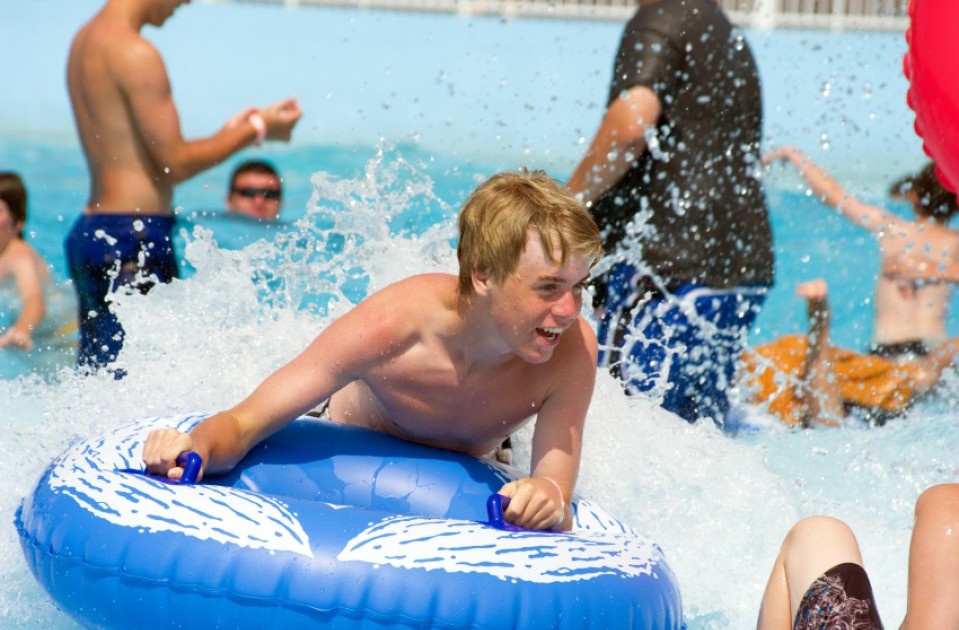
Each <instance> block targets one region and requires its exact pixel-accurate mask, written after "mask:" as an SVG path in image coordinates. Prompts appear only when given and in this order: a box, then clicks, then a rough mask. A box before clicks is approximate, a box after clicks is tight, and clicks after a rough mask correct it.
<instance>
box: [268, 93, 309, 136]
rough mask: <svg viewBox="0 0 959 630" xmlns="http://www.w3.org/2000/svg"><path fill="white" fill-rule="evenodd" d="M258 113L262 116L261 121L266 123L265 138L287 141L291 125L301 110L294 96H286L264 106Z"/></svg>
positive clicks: (295, 121)
mask: <svg viewBox="0 0 959 630" xmlns="http://www.w3.org/2000/svg"><path fill="white" fill-rule="evenodd" d="M259 113H260V115H261V116H263V122H265V123H266V139H267V140H282V141H283V142H289V140H290V138H291V137H292V135H293V127H294V126H296V123H297V121H299V120H300V116H302V115H303V110H301V109H300V105H299V103H297V102H296V99H295V98H288V99H286V100H284V101H280V102H279V103H274V104H273V105H270V106H269V107H264V108H263V109H261V110H260V112H259Z"/></svg>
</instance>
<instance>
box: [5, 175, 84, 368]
mask: <svg viewBox="0 0 959 630" xmlns="http://www.w3.org/2000/svg"><path fill="white" fill-rule="evenodd" d="M26 221H27V190H26V187H25V186H24V185H23V180H22V179H21V178H20V176H19V175H17V174H16V173H11V172H0V348H18V349H21V350H24V351H30V350H33V349H34V345H35V338H36V336H37V335H38V334H39V335H42V336H43V337H44V338H46V337H50V339H51V340H53V339H56V340H57V343H56V344H53V345H57V346H60V345H62V343H61V342H62V341H63V340H64V339H66V335H68V334H69V333H70V332H71V331H72V330H73V329H75V328H76V323H75V319H74V315H73V314H72V313H71V314H70V315H69V316H66V317H59V318H58V317H56V316H53V315H54V314H53V313H51V303H50V302H51V300H52V299H54V298H55V297H56V295H57V293H58V292H56V291H55V288H56V287H55V286H54V284H53V281H52V279H51V277H50V271H49V269H48V268H47V264H46V261H44V260H43V257H41V256H40V254H39V253H37V251H36V250H35V249H33V247H31V246H30V245H29V244H28V243H27V242H26V241H25V240H23V228H24V225H25V224H26ZM52 310H53V311H57V312H61V311H65V309H57V308H54V309H52ZM60 320H66V321H60ZM48 345H51V344H48V343H46V342H45V343H44V346H45V347H46V346H48ZM39 349H40V348H38V350H39ZM44 349H45V348H44Z"/></svg>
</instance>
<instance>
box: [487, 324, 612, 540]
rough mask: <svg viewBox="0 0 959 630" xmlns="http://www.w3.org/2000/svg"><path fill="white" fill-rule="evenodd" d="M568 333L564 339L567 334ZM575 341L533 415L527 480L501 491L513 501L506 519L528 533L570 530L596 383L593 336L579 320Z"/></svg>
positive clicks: (507, 485) (509, 484) (594, 339)
mask: <svg viewBox="0 0 959 630" xmlns="http://www.w3.org/2000/svg"><path fill="white" fill-rule="evenodd" d="M570 332H572V331H569V332H567V333H566V334H570ZM565 341H571V342H574V343H572V344H570V346H569V347H568V348H566V349H565V351H564V352H563V354H562V355H561V356H555V355H554V356H553V358H552V359H551V360H552V361H556V360H559V361H560V363H559V364H558V365H556V366H555V368H554V370H555V371H554V374H556V381H555V382H554V383H553V384H552V387H551V388H550V393H549V396H548V398H547V399H546V400H545V401H544V402H543V404H542V406H541V407H540V409H539V413H538V414H537V416H536V426H535V429H534V431H533V445H532V447H533V448H532V461H531V464H530V465H531V471H530V477H528V478H525V479H519V480H517V481H513V482H510V483H508V484H506V485H505V486H503V488H502V489H501V490H500V493H501V494H505V495H507V496H509V497H510V498H511V500H510V504H509V507H507V509H506V512H505V516H506V518H507V520H509V521H510V522H511V523H513V524H515V525H519V526H521V527H527V528H531V529H548V528H555V529H564V530H566V529H570V527H572V511H571V510H570V500H571V499H572V496H573V488H574V487H575V486H576V478H577V477H578V476H579V462H580V456H581V454H582V440H583V424H584V422H585V420H586V412H587V410H588V409H589V403H590V400H591V399H592V396H593V385H594V384H595V382H596V354H597V344H596V336H595V334H594V333H593V331H592V329H591V328H590V327H589V324H587V323H586V321H585V320H583V319H582V318H580V320H579V326H578V331H577V333H576V337H575V338H572V336H571V338H569V339H564V342H565Z"/></svg>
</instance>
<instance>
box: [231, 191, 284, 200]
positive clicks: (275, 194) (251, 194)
mask: <svg viewBox="0 0 959 630" xmlns="http://www.w3.org/2000/svg"><path fill="white" fill-rule="evenodd" d="M233 192H235V193H236V194H238V195H240V196H241V197H246V198H247V199H253V198H255V197H256V196H257V195H263V198H264V199H266V200H268V201H279V200H280V191H279V190H277V189H276V188H234V189H233Z"/></svg>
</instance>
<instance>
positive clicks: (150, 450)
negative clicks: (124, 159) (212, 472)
mask: <svg viewBox="0 0 959 630" xmlns="http://www.w3.org/2000/svg"><path fill="white" fill-rule="evenodd" d="M193 450H196V447H195V445H194V444H193V439H192V438H191V437H190V436H189V434H187V433H183V432H182V431H178V430H176V429H170V428H167V429H155V430H153V431H150V434H149V435H148V436H147V439H146V442H144V444H143V463H144V464H146V467H147V470H148V471H150V472H151V473H153V474H154V475H163V476H165V477H169V478H170V479H174V480H178V479H180V478H181V477H182V476H183V468H181V467H180V466H178V465H177V463H176V458H177V457H179V456H180V453H187V452H190V451H193ZM206 464H207V462H206V458H203V467H202V468H201V469H200V474H199V475H197V481H199V480H200V479H202V478H203V471H204V470H205V469H206Z"/></svg>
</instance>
